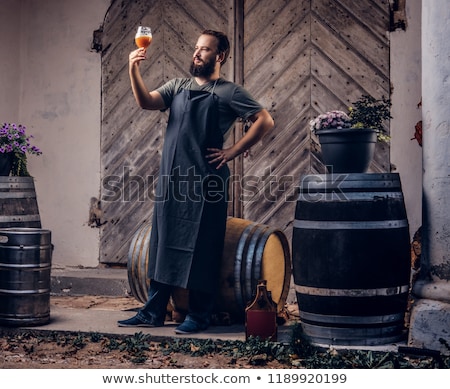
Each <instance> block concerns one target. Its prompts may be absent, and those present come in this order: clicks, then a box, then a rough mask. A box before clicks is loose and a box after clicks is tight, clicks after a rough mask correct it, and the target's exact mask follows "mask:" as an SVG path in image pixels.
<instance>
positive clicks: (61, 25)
mask: <svg viewBox="0 0 450 389" xmlns="http://www.w3.org/2000/svg"><path fill="white" fill-rule="evenodd" d="M109 3H110V0H0V55H1V56H2V61H0V81H1V84H0V85H1V89H0V90H1V93H0V122H6V121H7V122H17V123H21V124H24V125H26V126H27V128H28V131H29V132H30V133H31V134H33V135H34V144H36V145H37V146H39V147H41V149H42V150H43V155H41V156H39V157H35V156H30V158H29V170H30V172H31V174H32V175H33V176H34V177H35V184H36V191H37V197H38V203H39V208H40V214H41V219H42V224H43V228H47V229H50V230H51V231H52V242H53V244H54V246H55V249H54V252H53V266H54V267H58V266H60V267H80V266H82V267H97V266H98V264H99V258H98V255H99V231H98V229H96V228H91V227H89V226H88V225H87V221H88V210H89V201H90V198H91V197H93V196H95V197H99V190H100V155H99V150H100V115H101V90H100V86H101V84H100V81H101V58H100V54H98V53H96V52H94V51H91V42H92V32H93V31H94V30H96V29H97V28H99V26H100V25H101V23H102V22H103V18H104V16H105V14H106V12H107V9H108V6H109ZM406 3H407V10H406V14H407V17H408V27H407V30H406V31H401V30H399V31H395V32H393V33H391V80H392V84H393V89H394V93H393V95H392V101H393V107H392V108H393V110H392V116H393V117H394V119H393V120H392V122H391V129H392V142H391V161H392V163H393V164H394V165H395V166H396V171H398V172H399V173H400V175H401V179H402V185H403V192H404V195H405V200H406V206H407V212H408V219H409V222H410V230H411V231H412V233H413V232H414V231H415V230H417V228H418V227H419V226H420V225H421V177H422V170H421V169H422V167H421V152H422V150H421V148H420V147H419V146H418V144H417V142H416V141H411V140H410V138H411V137H412V135H413V132H414V125H415V124H416V122H417V121H419V120H420V119H421V111H420V109H417V103H418V102H419V101H420V96H421V87H420V79H421V73H420V59H421V55H420V34H421V32H420V9H421V1H420V0H408V1H407V2H406Z"/></svg>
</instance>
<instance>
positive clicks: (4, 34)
mask: <svg viewBox="0 0 450 389" xmlns="http://www.w3.org/2000/svg"><path fill="white" fill-rule="evenodd" d="M20 4H21V2H20V1H16V0H2V1H1V3H0V57H1V60H0V91H1V93H0V122H1V123H2V124H3V123H4V122H14V121H16V120H17V119H18V115H19V96H20V89H21V79H20V68H19V64H20V45H19V44H20V36H21V33H20V15H21V6H20Z"/></svg>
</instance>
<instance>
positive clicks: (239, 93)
mask: <svg viewBox="0 0 450 389" xmlns="http://www.w3.org/2000/svg"><path fill="white" fill-rule="evenodd" d="M230 107H231V109H233V111H235V112H236V114H237V116H238V117H240V118H242V119H244V120H247V119H248V118H249V117H250V116H252V115H254V114H255V113H257V112H259V111H261V110H262V109H263V106H262V105H261V104H260V103H258V102H257V101H256V100H255V99H254V98H253V97H252V96H251V95H250V93H249V92H248V91H247V90H246V89H244V88H243V87H242V86H240V85H236V88H235V90H234V93H233V97H232V99H231V102H230Z"/></svg>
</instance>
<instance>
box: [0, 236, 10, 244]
mask: <svg viewBox="0 0 450 389" xmlns="http://www.w3.org/2000/svg"><path fill="white" fill-rule="evenodd" d="M8 240H9V238H8V235H0V243H8Z"/></svg>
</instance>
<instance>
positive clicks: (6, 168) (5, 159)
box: [0, 153, 12, 176]
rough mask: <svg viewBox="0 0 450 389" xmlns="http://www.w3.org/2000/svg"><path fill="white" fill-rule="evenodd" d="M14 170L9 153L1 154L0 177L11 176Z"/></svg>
mask: <svg viewBox="0 0 450 389" xmlns="http://www.w3.org/2000/svg"><path fill="white" fill-rule="evenodd" d="M11 168H12V158H11V155H10V154H8V153H0V176H9V172H10V171H11Z"/></svg>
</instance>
